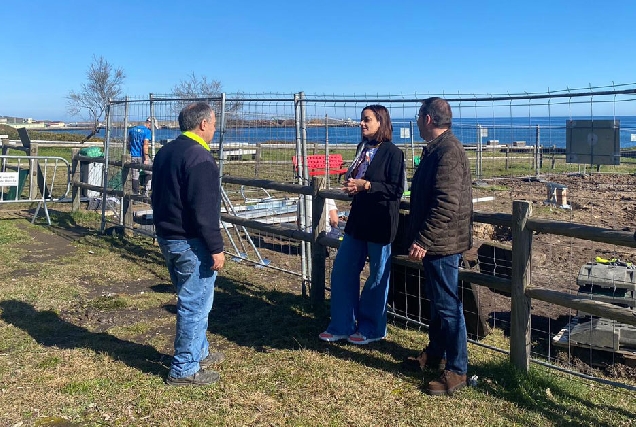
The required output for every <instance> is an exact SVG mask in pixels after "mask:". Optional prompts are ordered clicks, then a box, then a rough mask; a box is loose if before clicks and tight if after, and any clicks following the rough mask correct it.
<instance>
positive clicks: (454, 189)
mask: <svg viewBox="0 0 636 427" xmlns="http://www.w3.org/2000/svg"><path fill="white" fill-rule="evenodd" d="M471 185H472V183H471V178H470V164H469V163H468V157H467V156H466V152H465V151H464V147H462V145H461V143H460V142H459V140H458V139H457V137H455V135H454V134H453V132H452V131H451V130H450V129H449V130H447V131H446V132H444V133H443V134H441V135H440V136H438V137H437V138H435V139H434V140H433V141H431V142H429V143H428V145H427V146H426V147H425V148H424V150H423V151H422V158H421V161H420V165H419V166H418V168H417V171H416V172H415V175H414V176H413V182H412V184H411V211H410V218H409V224H410V226H409V234H408V235H409V236H410V239H411V240H410V241H411V242H416V243H417V244H419V245H420V246H422V247H423V248H424V249H426V251H427V255H429V254H430V255H452V254H458V253H462V252H464V251H466V250H468V249H470V247H471V246H472V235H473V233H472V212H473V199H472V188H471Z"/></svg>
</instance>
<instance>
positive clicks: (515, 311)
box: [510, 200, 532, 372]
mask: <svg viewBox="0 0 636 427" xmlns="http://www.w3.org/2000/svg"><path fill="white" fill-rule="evenodd" d="M531 215H532V203H530V202H528V201H525V200H515V201H514V202H513V203H512V277H511V281H512V289H511V303H510V362H511V363H512V364H513V365H514V366H516V367H517V368H519V369H520V370H522V371H523V372H528V368H529V367H530V298H528V297H527V296H526V294H525V292H526V287H527V286H528V284H530V273H531V269H530V267H531V255H532V252H531V250H532V231H530V230H528V229H527V228H526V222H527V220H528V218H530V216H531Z"/></svg>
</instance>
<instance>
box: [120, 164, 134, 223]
mask: <svg viewBox="0 0 636 427" xmlns="http://www.w3.org/2000/svg"><path fill="white" fill-rule="evenodd" d="M131 160H132V159H131V157H130V154H129V153H124V154H122V156H121V189H122V190H123V192H124V197H122V199H121V200H122V208H123V212H122V220H123V226H124V234H126V235H129V234H131V233H130V232H129V231H128V229H129V227H130V228H132V226H133V208H132V205H133V200H132V199H131V198H130V195H131V194H132V180H131V179H130V177H131V173H130V167H129V166H128V165H129V164H130V161H131Z"/></svg>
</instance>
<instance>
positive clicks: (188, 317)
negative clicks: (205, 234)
mask: <svg viewBox="0 0 636 427" xmlns="http://www.w3.org/2000/svg"><path fill="white" fill-rule="evenodd" d="M157 241H158V242H159V247H160V248H161V252H162V253H163V257H164V258H165V260H166V266H167V267H168V271H169V272H170V279H171V280H172V284H173V285H174V286H175V288H176V290H177V331H176V336H175V339H174V357H173V359H172V365H171V366H170V374H169V375H170V376H171V377H174V378H182V377H188V376H190V375H192V374H194V373H196V372H197V371H199V361H200V360H203V359H205V358H206V357H207V356H208V352H209V345H208V339H207V337H206V331H207V329H208V315H209V313H210V310H211V309H212V301H213V300H214V281H215V280H216V272H215V271H212V270H211V269H210V268H211V267H212V256H211V255H210V251H209V250H208V248H207V245H206V244H205V242H204V241H203V240H201V239H189V240H167V239H163V238H161V237H157Z"/></svg>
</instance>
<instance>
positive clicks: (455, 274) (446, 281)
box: [422, 254, 468, 375]
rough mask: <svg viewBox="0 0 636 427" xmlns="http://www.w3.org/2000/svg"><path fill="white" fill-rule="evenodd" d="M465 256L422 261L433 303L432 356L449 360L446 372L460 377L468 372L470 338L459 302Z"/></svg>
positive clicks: (431, 323)
mask: <svg viewBox="0 0 636 427" xmlns="http://www.w3.org/2000/svg"><path fill="white" fill-rule="evenodd" d="M460 257H461V255H460V254H456V255H445V256H431V255H426V256H425V257H424V259H423V260H422V264H423V266H424V288H425V291H426V296H428V298H429V299H430V300H431V322H430V327H429V344H428V348H427V349H426V353H427V354H428V355H429V356H433V357H441V358H445V359H446V369H447V370H449V371H453V372H455V373H457V374H460V375H465V374H466V371H467V370H468V349H467V346H468V342H467V340H468V337H467V335H466V321H465V319H464V307H463V305H462V302H461V300H460V299H459V260H460Z"/></svg>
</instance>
